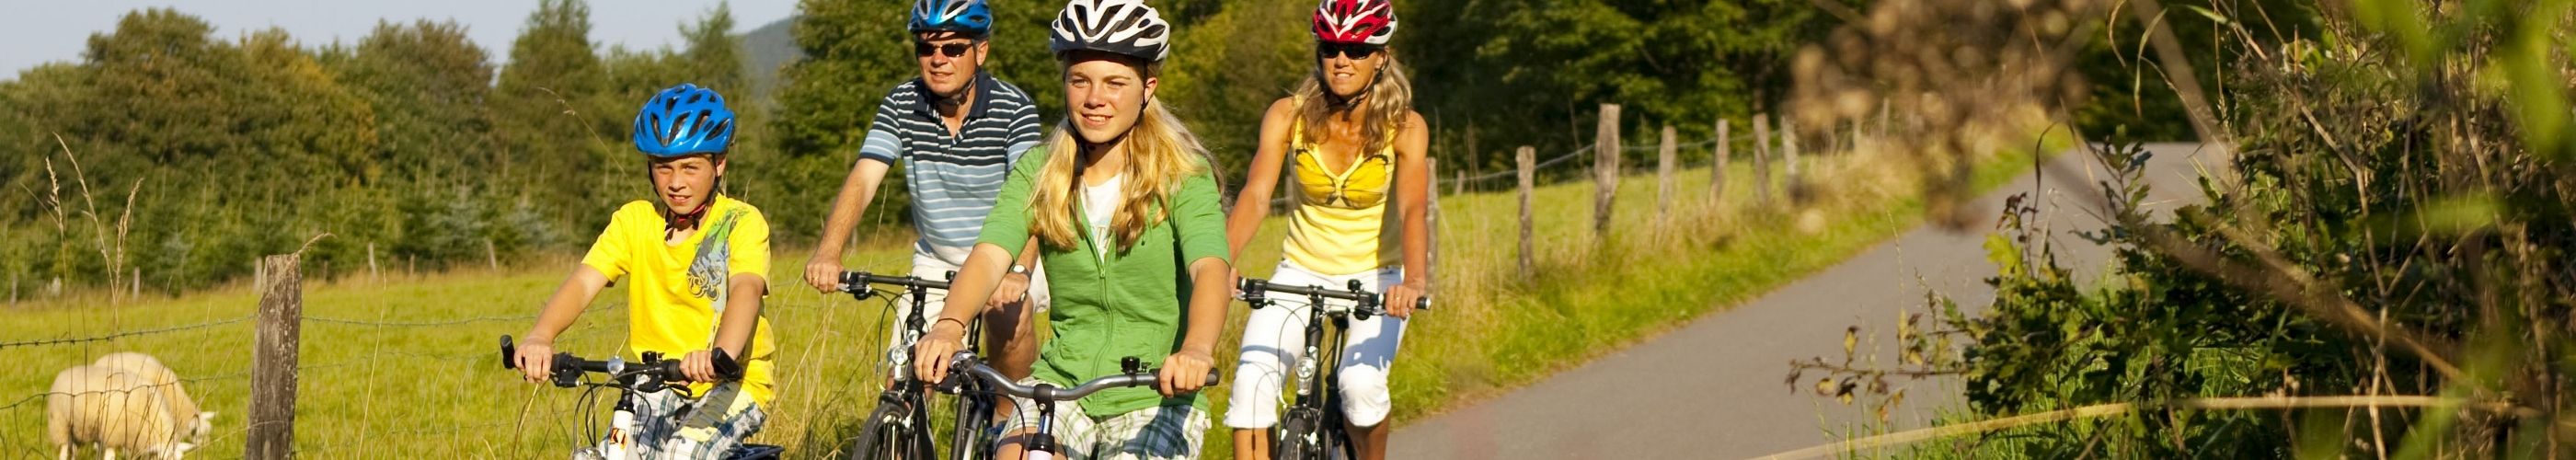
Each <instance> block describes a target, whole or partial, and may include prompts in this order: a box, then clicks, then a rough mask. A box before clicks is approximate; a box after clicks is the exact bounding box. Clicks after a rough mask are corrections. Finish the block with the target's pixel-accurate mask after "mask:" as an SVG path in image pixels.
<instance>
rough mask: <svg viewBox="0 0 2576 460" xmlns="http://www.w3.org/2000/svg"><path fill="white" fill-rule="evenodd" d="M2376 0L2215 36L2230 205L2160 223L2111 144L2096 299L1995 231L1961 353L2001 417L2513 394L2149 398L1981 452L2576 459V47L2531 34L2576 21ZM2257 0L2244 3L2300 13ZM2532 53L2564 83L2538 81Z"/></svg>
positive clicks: (1972, 386)
mask: <svg viewBox="0 0 2576 460" xmlns="http://www.w3.org/2000/svg"><path fill="white" fill-rule="evenodd" d="M2362 3H2363V4H2362V5H2359V6H2357V8H2356V13H2357V14H2355V15H2354V17H2333V16H2322V17H2317V19H2315V23H2314V26H2312V27H2306V28H2304V29H2307V30H2306V31H2304V32H2299V33H2300V34H2313V35H2294V34H2290V33H2280V34H2277V35H2276V34H2273V33H2271V32H2269V31H2265V32H2260V33H2258V32H2255V31H2254V30H2249V29H2245V28H2238V27H2237V26H2233V25H2228V26H2222V27H2220V30H2221V31H2225V32H2227V33H2228V35H2227V37H2231V38H2228V40H2238V41H2237V42H2234V43H2230V44H2228V45H2225V46H2224V47H2223V48H2224V49H2229V50H2236V51H2237V52H2232V53H2228V54H2226V55H2223V56H2221V59H2218V60H2219V61H2220V62H2222V63H2224V65H2225V66H2226V67H2224V72H2225V73H2226V74H2227V75H2229V78H2227V79H2225V80H2224V83H2225V85H2224V86H2221V87H2219V93H2218V94H2217V95H2216V96H2217V97H2218V98H2219V100H2220V101H2221V102H2220V104H2219V107H2220V109H2221V110H2222V112H2221V113H2219V114H2218V115H2219V116H2220V121H2222V123H2221V126H2222V127H2223V128H2224V129H2225V131H2226V132H2225V133H2220V134H2224V135H2226V136H2228V137H2229V138H2231V139H2233V140H2234V141H2235V142H2234V149H2233V150H2235V152H2236V157H2235V161H2234V164H2233V165H2232V166H2233V167H2232V168H2230V170H2231V171H2233V172H2234V173H2235V174H2234V175H2233V176H2232V177H2230V176H2222V177H2219V178H2211V179H2205V180H2203V182H2202V184H2201V189H2202V190H2201V191H2202V193H2203V195H2205V196H2206V197H2207V198H2208V200H2209V204H2207V205H2202V206H2190V207H2185V208H2183V209H2181V210H2179V211H2177V212H2175V213H2174V217H2173V218H2172V219H2171V221H2170V222H2156V221H2153V220H2150V219H2148V218H2147V214H2145V212H2144V211H2142V209H2143V207H2142V206H2141V204H2142V203H2141V201H2142V200H2143V197H2144V194H2143V190H2144V189H2143V186H2141V185H2136V182H2135V181H2136V179H2137V178H2136V174H2137V172H2136V171H2135V170H2134V169H2131V167H2129V166H2127V165H2132V164H2134V162H2136V161H2140V160H2141V159H2140V158H2138V157H2137V154H2136V152H2135V151H2134V150H2127V149H2114V150H2106V151H2103V152H2100V154H2101V157H2102V158H2103V159H2104V162H2105V164H2109V165H2113V166H2114V167H2115V168H2118V169H2120V171H2121V174H2119V177H2117V178H2115V179H2114V180H2112V181H2109V182H2106V183H2105V187H2104V188H2103V189H2102V190H2099V192H2101V193H2102V200H2101V201H2102V202H2105V203H2109V204H2110V206H2111V208H2112V209H2113V210H2114V216H2113V217H2114V218H2115V219H2116V220H2117V222H2118V224H2117V225H2115V226H2114V227H2113V228H2112V229H2111V230H2110V231H2108V232H2106V233H2104V234H2101V235H2091V237H2093V238H2097V239H2099V240H2100V241H2103V242H2104V243H2105V244H2109V245H2111V246H2112V247H2113V248H2114V249H2115V250H2116V251H2117V254H2118V258H2117V265H2116V267H2115V269H2116V270H2117V271H2116V272H2115V273H2116V276H2115V277H2114V278H2112V279H2110V280H2108V281H2106V282H2105V283H2103V285H2102V286H2100V287H2099V288H2098V290H2096V291H2089V292H2088V291H2084V290H2081V289H2079V288H2078V286H2079V285H2078V284H2077V283H2076V281H2077V280H2069V279H2067V275H2066V273H2067V271H2066V270H2064V269H2062V268H2059V267H2058V266H2057V264H2055V263H2054V262H2053V261H2051V260H2050V259H2049V254H2050V249H2049V248H2047V247H2046V246H2045V245H2044V244H2041V245H2036V246H2034V245H2033V244H2032V243H2030V242H2029V241H2028V240H2021V241H2012V240H2004V239H2000V238H1999V239H1998V242H1999V247H2000V248H2001V249H2002V250H2000V251H1997V256H1998V262H1999V263H2000V264H2002V265H2006V266H2007V268H2006V270H2005V271H2004V272H2003V273H2001V274H2000V276H1998V277H1996V278H1994V279H1992V280H1991V283H1992V284H1993V285H1995V286H1996V288H1997V289H1998V291H1999V292H1998V297H1997V299H1996V301H1995V303H1994V305H1993V308H1992V309H1991V310H1990V311H1989V312H1988V313H1987V314H1986V315H1984V316H1982V317H1979V318H1973V319H1970V318H1960V319H1959V321H1961V324H1964V325H1966V326H1965V327H1966V328H1967V329H1968V330H1970V331H1973V332H1974V333H1975V334H1976V335H1977V336H1978V337H1979V338H1980V340H1979V341H1978V342H1977V343H1976V344H1974V345H1972V346H1971V347H1970V348H1968V349H1967V350H1966V351H1965V354H1964V356H1965V357H1966V358H1967V359H1968V360H1969V362H1970V366H1969V372H1968V373H1967V374H1966V375H1967V377H1968V379H1969V392H1968V396H1969V399H1970V401H1971V403H1972V404H1973V406H1974V407H1975V409H1976V412H1977V413H1978V414H1979V415H1980V416H1984V417H1994V416H2004V415H2014V414H2021V413H2029V412H2033V411H2040V410H2050V409H2061V408H2067V407H2074V406H2082V405H2089V404H2100V403H2117V402H2137V403H2154V402H2160V401H2173V400H2178V399H2183V398H2191V397H2208V396H2230V397H2236V396H2263V395H2282V396H2292V397H2297V396H2333V395H2438V396H2446V397H2456V398H2463V399H2465V400H2466V401H2468V402H2470V403H2473V404H2497V405H2501V407H2503V408H2502V409H2480V410H2469V409H2461V408H2452V407H2443V408H2435V409H2380V410H2377V411H2370V412H2368V413H2369V415H2368V418H2362V417H2363V416H2362V415H2360V414H2361V412H2360V411H2358V410H2355V411H2347V410H2344V409H2340V408H2337V409H2319V410H2304V411H2292V412H2291V413H2288V414H2277V413H2257V412H2245V411H2189V410H2179V409H2154V410H2142V411H2139V412H2136V413H2132V414H2128V415H2122V416H2115V417H2110V418H2107V419H2102V420H2096V421H2077V422H2067V423H2063V424H2053V425H2048V426H2041V427H2032V428H2029V429H2022V430H2015V431H2011V432H2004V433H1995V434H1990V435H1987V436H1985V437H1984V439H1983V440H1982V441H1983V442H1982V443H1980V444H1979V446H1980V447H1978V448H1979V449H1981V450H1980V451H1979V452H1984V453H1985V454H1987V455H1994V454H2002V453H2006V452H2009V453H2013V454H2018V455H2028V456H2035V457H2068V456H2077V455H2087V454H2095V453H2110V454H2111V456H2114V457H2178V456H2204V457H2248V458H2250V457H2285V456H2290V455H2294V454H2296V455H2300V456H2308V457H2326V456H2338V455H2343V456H2390V455H2393V456H2395V457H2399V458H2426V457H2500V456H2513V457H2529V456H2541V455H2547V454H2548V453H2552V452H2569V451H2576V448H2571V447H2569V446H2567V445H2564V444H2560V443H2558V442H2557V441H2555V439H2556V436H2555V433H2557V432H2559V431H2561V429H2560V428H2556V427H2561V426H2564V425H2563V424H2564V423H2566V421H2567V420H2569V419H2570V417H2569V415H2567V412H2566V411H2567V410H2569V406H2568V405H2567V403H2566V402H2564V401H2565V398H2564V395H2566V394H2567V392H2568V391H2569V389H2570V388H2569V386H2568V385H2567V383H2565V382H2567V381H2568V378H2567V376H2568V374H2569V373H2571V372H2576V367H2571V363H2576V360H2569V359H2567V356H2569V355H2568V353H2569V351H2570V350H2571V344H2570V343H2569V342H2568V341H2567V339H2565V337H2566V336H2567V334H2566V332H2567V331H2566V325H2567V324H2570V318H2571V315H2570V314H2569V313H2567V312H2569V311H2576V310H2571V308H2570V307H2572V306H2576V304H2571V302H2576V300H2571V299H2576V270H2571V269H2570V268H2569V264H2568V262H2567V260H2568V259H2567V257H2566V254H2569V251H2570V248H2571V247H2576V227H2570V226H2568V225H2567V224H2566V223H2567V222H2569V221H2570V219H2571V212H2570V206H2571V203H2576V199H2571V198H2572V197H2576V179H2571V178H2576V174H2571V172H2576V171H2571V169H2570V167H2569V165H2568V163H2566V162H2565V161H2564V160H2563V159H2562V158H2561V157H2557V156H2555V155H2556V153H2557V152H2559V151H2560V149H2562V148H2564V147H2563V146H2560V145H2558V144H2555V142H2558V141H2557V139H2558V136H2559V135H2560V134H2555V133H2559V132H2564V129H2563V128H2564V126H2563V125H2564V120H2563V116H2564V111H2565V108H2566V107H2567V104H2568V102H2567V100H2566V98H2565V96H2564V94H2566V93H2565V90H2566V88H2565V86H2567V84H2568V83H2567V82H2566V81H2565V80H2564V79H2563V78H2556V77H2554V76H2555V75H2563V74H2564V73H2565V72H2566V69H2567V68H2568V63H2567V62H2566V60H2565V59H2566V58H2565V57H2564V56H2557V55H2554V53H2531V52H2529V50H2530V49H2531V48H2530V47H2533V46H2539V45H2535V44H2534V43H2537V42H2533V41H2530V40H2528V39H2526V37H2529V36H2531V34H2542V35H2556V34H2563V33H2564V31H2565V23H2564V22H2563V13H2550V12H2530V11H2518V10H2517V11H2507V10H2506V9H2493V10H2488V9H2479V8H2463V9H2457V10H2451V9H2445V10H2428V9H2426V7H2425V6H2423V5H2418V4H2413V3H2408V2H2362ZM2245 7H2246V8H2249V9H2247V10H2243V11H2241V12H2238V13H2237V14H2236V15H2234V16H2232V17H2239V18H2252V17H2257V16H2256V15H2266V16H2262V17H2266V18H2268V19H2266V20H2291V18H2298V17H2301V16H2303V15H2304V12H2303V11H2300V10H2297V9H2268V8H2265V7H2262V6H2259V5H2246V6H2245ZM2177 13H2179V12H2177ZM2221 19H2224V18H2223V17H2222V18H2221ZM2221 24H2229V23H2226V22H2222V23H2221ZM2285 28H2287V27H2285ZM2257 30H2259V29H2257ZM2425 30H2432V31H2435V32H2434V33H2433V34H2430V35H2427V34H2424V33H2423V32H2424V31H2425ZM2535 30H2539V31H2546V32H2534V31H2535ZM2254 37H2262V38H2260V39H2255V38H2254ZM2310 37H2322V38H2310ZM2245 40H2259V41H2254V42H2250V43H2249V42H2247V41H2245ZM2258 45H2259V46H2258ZM2258 51H2259V52H2258ZM2535 68H2537V69H2543V70H2542V71H2543V72H2546V73H2548V74H2550V75H2553V77H2551V78H2549V79H2546V80H2547V81H2535V80H2532V79H2528V78H2526V77H2525V76H2524V75H2523V74H2524V73H2528V72H2532V70H2530V69H2535ZM2541 111H2547V112H2554V113H2556V114H2555V115H2547V116H2542V115H2535V113H2537V112H2541ZM2115 141H2120V140H2117V139H2115ZM2015 216H2016V217H2015V218H2016V219H2017V218H2018V216H2019V215H2015ZM2010 235H2011V234H2009V233H2007V235H2006V236H2010ZM2025 235H2026V234H2025ZM2022 238H2027V237H2026V236H2025V237H2022ZM2409 344H2421V345H2409ZM2383 440H2384V441H2385V442H2386V443H2385V444H2383V443H2382V442H2383Z"/></svg>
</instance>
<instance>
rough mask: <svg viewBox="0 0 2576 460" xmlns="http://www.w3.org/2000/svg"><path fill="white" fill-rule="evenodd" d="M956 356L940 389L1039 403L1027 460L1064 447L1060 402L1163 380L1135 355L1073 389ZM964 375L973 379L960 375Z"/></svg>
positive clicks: (979, 419)
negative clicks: (1019, 378) (1059, 439)
mask: <svg viewBox="0 0 2576 460" xmlns="http://www.w3.org/2000/svg"><path fill="white" fill-rule="evenodd" d="M955 356H956V357H955V358H953V360H952V361H951V364H950V365H949V367H948V369H949V371H948V373H949V378H948V379H947V381H944V382H940V384H939V391H940V392H943V393H950V394H957V395H980V396H982V397H984V398H986V399H990V398H994V397H999V396H1016V397H1021V398H1028V399H1029V400H1030V401H1032V402H1034V403H1036V404H1037V406H1038V431H1037V432H1036V433H1030V434H1029V443H1028V447H1027V449H1025V450H1024V451H1023V452H1024V454H1022V457H1021V458H1022V459H1023V460H1054V459H1055V455H1056V454H1057V453H1059V451H1060V450H1061V449H1062V448H1063V447H1062V446H1058V445H1056V441H1055V405H1056V403H1059V402H1067V401H1074V400H1080V399H1082V398H1083V397H1084V396H1091V394H1092V393H1098V392H1100V391H1101V390H1107V389H1111V388H1126V387H1150V386H1154V385H1155V384H1157V383H1160V382H1161V378H1160V377H1156V376H1155V372H1156V370H1154V369H1146V368H1145V366H1144V361H1143V360H1140V359H1137V358H1136V357H1134V356H1129V357H1126V358H1121V359H1119V360H1118V369H1119V371H1118V372H1119V373H1118V375H1110V376H1103V377H1100V378H1096V379H1091V381H1088V382H1082V384H1081V385H1075V386H1073V387H1072V388H1059V387H1056V386H1055V385H1052V384H1047V383H1044V382H1040V383H1038V384H1037V385H1021V384H1020V383H1019V382H1014V381H1011V379H1010V377H1005V376H1003V375H1002V371H999V370H995V369H993V367H992V366H987V365H985V364H984V360H982V359H978V358H976V357H975V352H972V351H960V352H957V354H956V355H955ZM961 376H963V377H970V378H960V377H961ZM1218 377H1219V376H1218V374H1217V371H1216V370H1213V369H1211V370H1208V374H1207V385H1206V386H1216V384H1217V382H1218ZM991 416H992V413H991V412H982V413H973V414H959V417H960V418H959V419H958V424H959V425H960V426H964V424H966V423H968V421H969V419H972V421H974V422H975V423H977V424H979V425H983V424H990V422H991V420H990V419H988V418H986V417H991Z"/></svg>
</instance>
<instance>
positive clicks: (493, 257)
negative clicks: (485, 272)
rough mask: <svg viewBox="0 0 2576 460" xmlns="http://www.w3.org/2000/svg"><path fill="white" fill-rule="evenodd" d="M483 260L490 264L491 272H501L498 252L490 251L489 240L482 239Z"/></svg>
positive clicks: (490, 244)
mask: <svg viewBox="0 0 2576 460" xmlns="http://www.w3.org/2000/svg"><path fill="white" fill-rule="evenodd" d="M483 260H484V261H487V262H491V264H492V271H496V272H497V271H501V255H500V253H499V252H496V251H493V250H492V239H491V238H484V239H483Z"/></svg>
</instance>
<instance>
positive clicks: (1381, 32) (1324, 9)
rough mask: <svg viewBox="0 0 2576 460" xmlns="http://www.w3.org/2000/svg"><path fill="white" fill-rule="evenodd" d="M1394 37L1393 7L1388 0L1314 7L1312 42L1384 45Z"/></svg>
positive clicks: (1344, 0)
mask: <svg viewBox="0 0 2576 460" xmlns="http://www.w3.org/2000/svg"><path fill="white" fill-rule="evenodd" d="M1394 36H1395V3H1393V2H1391V1H1389V0H1324V1H1323V3H1320V4H1317V5H1315V40H1318V41H1322V42H1325V43H1339V44H1369V45H1381V46H1383V45H1386V41H1387V39H1388V38H1392V37H1394Z"/></svg>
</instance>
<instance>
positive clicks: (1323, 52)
mask: <svg viewBox="0 0 2576 460" xmlns="http://www.w3.org/2000/svg"><path fill="white" fill-rule="evenodd" d="M1384 49H1386V47H1384V46H1378V45H1371V44H1365V43H1326V42H1315V57H1316V58H1319V59H1332V58H1333V56H1334V55H1341V56H1343V57H1348V58H1351V59H1368V58H1369V56H1376V55H1377V52H1378V51H1380V50H1384Z"/></svg>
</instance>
